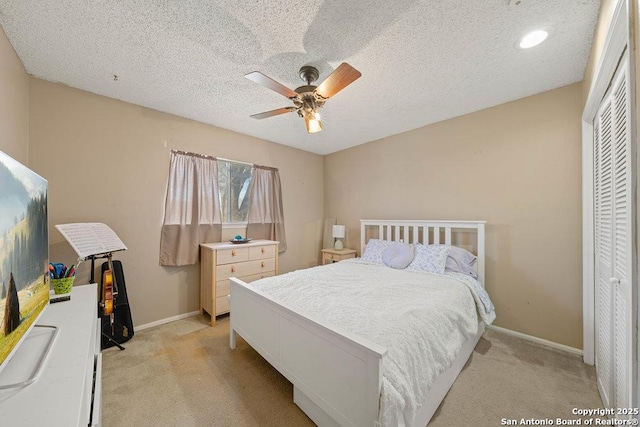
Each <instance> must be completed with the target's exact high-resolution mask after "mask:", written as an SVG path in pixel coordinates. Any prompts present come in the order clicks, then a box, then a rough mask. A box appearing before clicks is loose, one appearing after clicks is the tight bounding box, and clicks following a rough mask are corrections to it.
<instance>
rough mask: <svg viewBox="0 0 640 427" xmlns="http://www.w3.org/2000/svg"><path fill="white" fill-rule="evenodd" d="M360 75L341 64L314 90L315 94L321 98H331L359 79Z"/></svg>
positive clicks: (344, 63) (346, 65)
mask: <svg viewBox="0 0 640 427" xmlns="http://www.w3.org/2000/svg"><path fill="white" fill-rule="evenodd" d="M361 75H362V73H360V71H358V70H356V69H355V68H353V67H352V66H351V65H349V64H347V63H346V62H343V63H342V64H340V65H339V66H338V68H336V69H335V70H333V73H331V74H330V75H329V77H327V78H326V79H325V80H324V81H323V82H322V83H320V86H318V88H317V89H316V93H317V94H318V95H320V96H322V97H323V98H331V97H332V96H333V95H335V94H336V93H338V92H340V91H341V90H342V89H344V88H345V87H347V86H349V85H350V84H351V83H353V82H354V81H356V80H357V79H358V78H360V76H361Z"/></svg>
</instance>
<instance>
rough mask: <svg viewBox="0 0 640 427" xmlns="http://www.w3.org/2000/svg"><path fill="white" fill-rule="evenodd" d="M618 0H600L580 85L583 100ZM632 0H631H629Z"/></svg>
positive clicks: (587, 93) (587, 92)
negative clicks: (587, 59)
mask: <svg viewBox="0 0 640 427" xmlns="http://www.w3.org/2000/svg"><path fill="white" fill-rule="evenodd" d="M618 1H620V0H601V1H600V15H599V17H598V24H597V26H596V29H595V33H594V37H593V43H592V44H591V54H590V55H589V61H588V62H587V68H586V70H585V72H584V79H583V86H582V98H583V101H584V102H586V101H587V95H589V89H590V88H591V83H592V82H593V77H594V73H595V71H596V68H597V66H598V62H599V61H600V56H602V48H603V46H604V42H605V40H606V38H607V31H609V26H610V25H611V20H612V19H613V12H614V10H615V7H616V3H617V2H618ZM631 1H633V0H631Z"/></svg>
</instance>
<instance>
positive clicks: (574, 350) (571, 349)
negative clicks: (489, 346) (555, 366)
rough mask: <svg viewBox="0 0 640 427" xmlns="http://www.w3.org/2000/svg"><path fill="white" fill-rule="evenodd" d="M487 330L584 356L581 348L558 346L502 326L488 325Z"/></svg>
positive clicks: (555, 343)
mask: <svg viewBox="0 0 640 427" xmlns="http://www.w3.org/2000/svg"><path fill="white" fill-rule="evenodd" d="M487 329H492V330H494V331H498V332H502V333H504V334H507V335H511V336H514V337H518V338H522V339H524V340H527V341H532V342H535V343H538V344H542V345H546V346H547V347H551V348H555V349H558V350H562V351H566V352H567V353H571V354H575V355H578V356H582V355H583V351H582V350H580V349H579V348H575V347H570V346H568V345H564V344H558V343H557V342H553V341H549V340H545V339H543V338H538V337H534V336H533V335H527V334H523V333H522V332H517V331H512V330H511V329H506V328H501V327H500V326H493V325H488V326H487Z"/></svg>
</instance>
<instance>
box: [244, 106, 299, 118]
mask: <svg viewBox="0 0 640 427" xmlns="http://www.w3.org/2000/svg"><path fill="white" fill-rule="evenodd" d="M296 110H297V108H296V107H285V108H278V109H277V110H271V111H265V112H264V113H258V114H254V115H252V116H250V117H252V118H254V119H258V120H260V119H266V118H267V117H272V116H277V115H280V114H284V113H291V112H292V111H296Z"/></svg>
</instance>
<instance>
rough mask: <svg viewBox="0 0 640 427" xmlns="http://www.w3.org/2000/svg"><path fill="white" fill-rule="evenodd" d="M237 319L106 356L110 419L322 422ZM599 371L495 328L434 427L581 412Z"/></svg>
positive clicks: (148, 334)
mask: <svg viewBox="0 0 640 427" xmlns="http://www.w3.org/2000/svg"><path fill="white" fill-rule="evenodd" d="M237 344H238V345H237V348H236V349H235V350H230V349H229V319H228V317H227V318H224V317H223V318H221V319H220V320H219V321H218V323H217V324H216V326H215V327H213V328H211V327H209V326H208V319H205V318H203V317H202V316H196V317H190V318H187V319H184V320H180V321H176V322H172V323H168V324H166V325H162V326H158V327H155V328H151V329H147V330H144V331H142V332H136V334H135V336H134V338H133V339H132V340H131V341H129V342H127V343H125V347H126V350H125V351H119V350H118V349H117V348H110V349H107V350H105V351H104V352H103V373H102V376H103V404H102V409H103V425H104V426H105V427H120V426H181V427H190V426H312V425H313V423H312V422H311V421H310V420H309V419H308V418H307V417H306V415H305V414H304V413H303V412H302V411H301V410H300V409H299V408H298V407H297V406H296V405H295V404H294V403H293V388H292V386H291V384H290V383H289V382H288V381H287V380H286V379H285V378H284V377H283V376H282V375H280V374H279V373H278V372H277V371H276V370H275V369H274V368H272V367H271V365H269V364H268V363H267V362H266V361H265V360H264V359H262V357H261V356H260V355H259V354H258V353H256V352H255V351H254V350H253V349H252V348H251V347H250V346H249V345H248V344H246V343H245V342H244V341H243V340H242V339H241V338H239V339H238V343H237ZM601 406H602V404H601V402H600V398H599V396H598V392H597V389H596V383H595V371H594V369H593V367H590V366H587V365H584V364H583V363H582V361H581V358H580V357H578V356H573V355H570V354H567V353H564V352H561V351H557V350H553V349H549V348H547V347H544V346H540V345H537V344H533V343H530V342H527V341H524V340H521V339H518V338H514V337H511V336H508V335H505V334H502V333H499V332H495V331H487V332H485V335H484V337H483V338H481V340H480V342H479V343H478V345H477V346H476V349H475V351H474V353H473V355H472V356H471V359H470V360H469V362H468V363H467V365H466V366H465V368H464V370H463V371H462V373H461V374H460V376H459V377H458V379H457V380H456V383H455V384H454V385H453V387H452V388H451V390H450V391H449V394H448V395H447V396H446V398H445V400H444V402H443V403H442V405H441V406H440V408H439V409H438V411H437V412H436V414H435V415H434V418H433V419H432V421H431V423H430V424H429V426H430V427H445V426H446V427H450V426H466V425H473V426H479V427H482V426H487V427H488V426H499V425H501V422H500V421H501V419H502V418H508V419H512V418H514V419H518V420H520V418H536V419H540V418H553V419H554V420H555V418H576V416H573V415H572V414H571V410H572V409H573V408H598V407H601Z"/></svg>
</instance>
